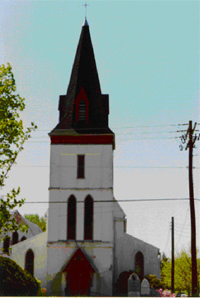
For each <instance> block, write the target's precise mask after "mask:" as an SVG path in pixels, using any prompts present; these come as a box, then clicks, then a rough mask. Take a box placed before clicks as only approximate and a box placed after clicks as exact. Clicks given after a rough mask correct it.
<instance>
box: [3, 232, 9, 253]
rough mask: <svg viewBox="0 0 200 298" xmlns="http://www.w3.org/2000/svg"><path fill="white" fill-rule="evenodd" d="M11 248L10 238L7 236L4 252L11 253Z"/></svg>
mask: <svg viewBox="0 0 200 298" xmlns="http://www.w3.org/2000/svg"><path fill="white" fill-rule="evenodd" d="M9 247H10V237H8V236H6V238H5V239H4V242H3V252H4V253H9Z"/></svg>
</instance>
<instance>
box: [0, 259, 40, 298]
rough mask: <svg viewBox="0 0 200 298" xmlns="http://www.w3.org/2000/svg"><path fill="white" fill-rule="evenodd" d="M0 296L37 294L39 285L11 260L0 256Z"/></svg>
mask: <svg viewBox="0 0 200 298" xmlns="http://www.w3.org/2000/svg"><path fill="white" fill-rule="evenodd" d="M0 277H1V283H0V296H37V294H38V291H39V288H40V285H39V283H38V281H37V280H36V279H35V278H34V277H33V276H32V275H31V274H30V273H29V272H27V271H25V270H23V269H22V268H21V267H20V266H19V265H18V264H17V263H16V262H14V261H13V260H11V259H9V258H6V257H0Z"/></svg>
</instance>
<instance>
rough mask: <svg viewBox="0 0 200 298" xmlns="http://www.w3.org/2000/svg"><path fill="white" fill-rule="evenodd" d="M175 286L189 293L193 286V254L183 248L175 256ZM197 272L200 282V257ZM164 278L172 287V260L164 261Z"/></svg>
mask: <svg viewBox="0 0 200 298" xmlns="http://www.w3.org/2000/svg"><path fill="white" fill-rule="evenodd" d="M174 271H175V274H174V286H175V290H176V291H184V290H185V291H187V292H188V295H189V293H190V289H191V287H192V265H191V254H190V252H187V251H185V250H182V251H181V252H180V253H178V254H177V255H176V257H175V262H174ZM197 274H198V280H199V282H200V259H197ZM161 275H162V280H163V281H164V282H165V283H166V284H167V287H168V288H169V289H170V288H171V260H170V259H168V260H167V261H165V262H163V267H162V272H161Z"/></svg>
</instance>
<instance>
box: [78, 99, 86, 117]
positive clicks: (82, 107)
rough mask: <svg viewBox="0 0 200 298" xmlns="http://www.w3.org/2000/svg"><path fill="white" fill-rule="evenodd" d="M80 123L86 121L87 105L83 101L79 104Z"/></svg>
mask: <svg viewBox="0 0 200 298" xmlns="http://www.w3.org/2000/svg"><path fill="white" fill-rule="evenodd" d="M78 118H79V121H86V103H85V101H84V99H81V101H80V103H79V117H78Z"/></svg>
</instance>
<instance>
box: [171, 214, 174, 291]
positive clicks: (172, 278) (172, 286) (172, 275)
mask: <svg viewBox="0 0 200 298" xmlns="http://www.w3.org/2000/svg"><path fill="white" fill-rule="evenodd" d="M171 292H172V294H173V293H174V217H172V274H171Z"/></svg>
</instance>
